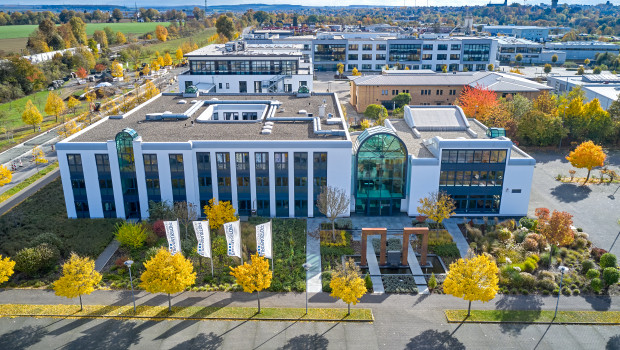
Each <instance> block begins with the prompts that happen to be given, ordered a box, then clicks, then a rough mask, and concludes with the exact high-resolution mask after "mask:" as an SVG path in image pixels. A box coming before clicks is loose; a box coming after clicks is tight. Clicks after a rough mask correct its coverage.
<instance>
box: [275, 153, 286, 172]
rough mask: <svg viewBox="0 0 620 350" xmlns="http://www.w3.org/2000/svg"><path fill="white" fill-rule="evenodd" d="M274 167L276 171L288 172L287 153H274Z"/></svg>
mask: <svg viewBox="0 0 620 350" xmlns="http://www.w3.org/2000/svg"><path fill="white" fill-rule="evenodd" d="M274 165H275V167H276V170H288V153H286V152H275V153H274Z"/></svg>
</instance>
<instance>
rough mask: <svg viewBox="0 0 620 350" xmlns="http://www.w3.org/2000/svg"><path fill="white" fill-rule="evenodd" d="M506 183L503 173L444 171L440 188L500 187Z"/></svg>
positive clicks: (440, 178)
mask: <svg viewBox="0 0 620 350" xmlns="http://www.w3.org/2000/svg"><path fill="white" fill-rule="evenodd" d="M503 183H504V172H503V171H442V172H441V174H440V176H439V186H499V187H501V186H502V185H503Z"/></svg>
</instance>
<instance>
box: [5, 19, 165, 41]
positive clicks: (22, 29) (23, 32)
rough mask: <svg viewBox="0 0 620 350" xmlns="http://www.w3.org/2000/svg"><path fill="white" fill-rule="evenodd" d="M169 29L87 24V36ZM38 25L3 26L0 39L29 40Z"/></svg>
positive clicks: (128, 24) (129, 24) (136, 24)
mask: <svg viewBox="0 0 620 350" xmlns="http://www.w3.org/2000/svg"><path fill="white" fill-rule="evenodd" d="M160 24H161V25H163V26H165V27H167V26H168V25H169V24H170V22H150V23H135V22H134V23H86V34H87V35H93V33H94V32H95V31H96V30H103V28H104V27H110V28H112V30H114V31H121V32H123V33H124V34H144V33H148V32H152V31H154V30H155V27H157V26H158V25H160ZM37 27H38V26H37V25H18V26H3V27H2V30H0V39H15V38H27V37H28V35H30V33H32V31H34V30H35V28H37Z"/></svg>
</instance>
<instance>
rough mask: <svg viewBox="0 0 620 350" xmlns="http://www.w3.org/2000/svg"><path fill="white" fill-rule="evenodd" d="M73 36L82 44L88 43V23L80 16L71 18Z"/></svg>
mask: <svg viewBox="0 0 620 350" xmlns="http://www.w3.org/2000/svg"><path fill="white" fill-rule="evenodd" d="M69 24H70V25H71V31H72V32H73V36H74V37H75V39H76V40H77V41H78V43H80V44H82V45H86V42H87V41H88V37H87V36H86V23H84V21H82V19H81V18H80V17H73V18H71V20H69Z"/></svg>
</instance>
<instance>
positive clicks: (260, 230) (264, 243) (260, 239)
mask: <svg viewBox="0 0 620 350" xmlns="http://www.w3.org/2000/svg"><path fill="white" fill-rule="evenodd" d="M256 252H257V253H258V255H260V256H263V257H265V258H267V259H272V258H273V257H272V255H271V254H272V253H271V221H269V222H266V223H264V224H260V225H257V226H256Z"/></svg>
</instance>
